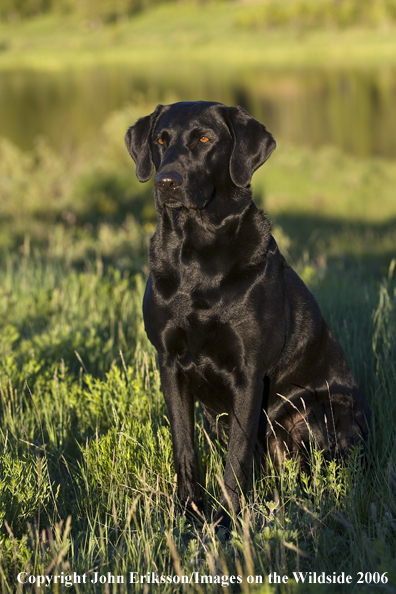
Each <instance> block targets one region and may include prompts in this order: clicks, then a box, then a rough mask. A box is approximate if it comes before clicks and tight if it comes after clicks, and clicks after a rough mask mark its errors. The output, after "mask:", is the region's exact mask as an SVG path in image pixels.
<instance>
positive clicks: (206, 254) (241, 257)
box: [150, 193, 271, 275]
mask: <svg viewBox="0 0 396 594" xmlns="http://www.w3.org/2000/svg"><path fill="white" fill-rule="evenodd" d="M231 201H232V198H230V197H229V198H228V213H229V214H227V216H225V217H223V218H222V219H221V220H220V214H221V210H222V208H221V206H222V205H221V203H220V201H219V205H218V206H217V208H215V204H214V203H215V200H214V201H213V202H212V203H210V205H209V207H207V208H205V209H202V210H200V211H198V210H197V209H187V208H180V209H170V208H166V207H165V208H164V209H163V211H162V212H161V213H159V220H158V226H157V230H156V232H155V234H154V236H153V238H152V241H151V249H150V264H151V270H152V272H154V274H155V271H156V270H158V272H160V270H162V268H163V266H162V264H161V262H163V264H164V266H165V262H164V260H163V254H164V253H166V254H167V255H168V258H167V262H166V268H168V267H169V265H171V267H172V268H173V267H174V268H175V269H181V268H184V267H187V268H190V267H196V266H199V267H200V268H204V269H206V270H208V269H209V268H210V269H211V270H212V271H213V274H215V275H216V274H217V273H218V271H217V268H218V265H219V266H220V263H222V264H221V265H222V266H223V267H224V265H225V263H227V267H228V266H229V267H230V269H231V268H233V267H234V268H235V267H236V268H238V269H242V268H246V269H247V268H252V267H253V268H254V267H256V266H257V265H260V264H261V263H263V262H264V260H265V253H266V251H267V246H268V243H269V240H270V237H271V223H270V220H269V219H268V217H267V215H266V214H265V213H264V212H263V211H261V210H259V209H258V208H257V207H256V205H255V204H254V202H253V201H252V200H251V193H250V201H249V202H248V203H247V204H246V203H245V205H242V207H241V202H239V203H234V204H232V202H231ZM231 207H233V208H231ZM230 210H231V214H230ZM170 254H172V257H171V258H170V259H169V255H170ZM172 265H173V266H172ZM223 272H224V271H223ZM209 274H210V272H209Z"/></svg>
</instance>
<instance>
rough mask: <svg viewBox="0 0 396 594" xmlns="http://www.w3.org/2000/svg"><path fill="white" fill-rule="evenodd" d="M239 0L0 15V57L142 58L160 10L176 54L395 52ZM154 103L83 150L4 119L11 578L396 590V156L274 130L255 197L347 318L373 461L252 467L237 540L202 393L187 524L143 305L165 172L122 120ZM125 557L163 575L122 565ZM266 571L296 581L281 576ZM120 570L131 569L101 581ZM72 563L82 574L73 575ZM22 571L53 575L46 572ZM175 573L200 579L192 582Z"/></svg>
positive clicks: (5, 575)
mask: <svg viewBox="0 0 396 594" xmlns="http://www.w3.org/2000/svg"><path fill="white" fill-rule="evenodd" d="M241 10H242V8H241V5H240V4H235V5H224V4H207V5H203V6H202V7H196V6H194V5H184V4H181V5H178V8H177V10H176V9H175V6H173V5H169V6H166V5H164V6H159V7H157V8H155V9H153V11H152V12H151V13H149V12H142V13H141V14H139V15H138V16H137V17H136V19H133V20H131V21H123V20H120V21H119V22H116V23H112V24H110V25H106V26H99V25H97V24H96V25H95V23H94V25H92V26H91V25H89V23H88V24H87V22H86V21H79V22H76V21H75V20H73V19H71V17H70V19H69V20H68V17H67V18H66V17H65V18H64V19H63V20H61V19H58V17H56V16H54V15H53V14H50V15H47V16H43V17H40V18H38V19H33V20H31V21H26V22H21V23H8V24H4V23H2V24H1V25H0V40H1V44H2V48H3V51H2V52H1V54H0V68H2V69H3V70H7V69H12V68H14V67H18V68H26V69H36V68H43V69H51V68H54V69H57V68H59V69H62V68H64V67H66V66H67V65H71V64H73V66H76V67H77V68H80V67H82V66H84V65H86V64H88V63H91V62H92V63H93V62H94V61H95V60H97V61H98V62H99V63H100V62H101V61H102V62H106V61H108V63H109V64H111V63H112V62H111V61H112V60H114V61H115V62H116V61H123V60H125V61H127V60H130V61H131V62H132V63H134V62H135V63H138V61H139V63H140V64H142V65H143V67H144V65H145V64H150V63H151V62H150V60H151V61H152V60H153V56H154V54H155V52H158V48H160V47H163V44H164V37H165V36H166V33H167V31H170V30H173V37H172V36H171V38H170V42H169V44H168V48H167V49H166V51H165V52H164V64H165V63H167V61H168V60H172V59H174V56H176V55H177V54H178V52H179V54H180V53H181V54H182V55H183V56H184V58H185V60H186V62H187V61H188V60H192V61H193V63H194V60H196V61H197V63H198V62H199V61H201V62H202V63H205V61H206V63H209V62H210V57H211V56H212V55H214V51H220V49H221V55H222V56H225V57H226V58H225V59H224V64H225V66H226V65H227V63H228V64H229V67H230V69H232V68H234V66H235V64H238V63H239V64H243V63H244V60H246V61H247V62H249V63H251V64H254V63H259V61H260V60H262V59H263V57H262V56H263V47H264V46H266V47H267V49H268V52H266V54H265V55H266V57H265V60H267V64H269V65H271V63H272V64H273V65H274V64H279V63H281V64H285V63H286V60H287V59H288V57H287V56H289V57H290V59H291V60H292V61H294V60H295V61H296V63H297V62H298V60H300V63H301V64H304V63H306V64H307V63H308V62H309V61H310V60H311V62H310V63H312V62H318V63H322V64H324V63H326V64H331V63H333V64H336V63H338V62H340V61H342V60H344V61H345V60H346V61H350V63H351V64H360V65H361V64H362V63H365V60H366V59H367V63H370V64H378V63H379V62H380V61H381V60H382V61H385V62H386V63H388V64H393V63H394V60H395V58H394V56H395V55H396V52H394V53H393V52H392V51H391V50H392V47H394V45H393V44H394V41H393V39H394V34H393V35H392V31H388V33H387V32H386V31H385V32H384V31H382V32H381V33H380V32H379V31H378V30H377V29H375V28H368V29H364V28H363V29H354V30H349V29H346V30H344V29H342V30H341V31H338V30H336V29H334V28H331V27H330V28H325V30H323V31H322V32H318V31H317V30H316V29H314V30H312V31H307V32H303V38H304V39H305V41H304V43H300V41H301V32H300V31H297V32H296V30H294V29H293V23H292V22H291V21H290V19H289V20H287V19H288V17H287V15H286V17H285V16H283V18H286V20H287V22H286V24H285V25H284V26H283V29H282V28H281V29H277V28H274V29H271V30H270V31H269V32H268V35H269V38H271V39H272V42H273V43H268V39H269V38H268V37H265V38H264V37H263V36H262V34H261V33H259V32H258V31H257V30H256V29H255V28H253V29H252V28H251V20H249V19H251V17H250V16H249V15H251V11H252V10H253V9H252V8H251V7H249V6H248V7H247V9H246V11H245V12H246V15H247V16H246V18H245V20H243V19H242V21H241V17H240V16H239V17H238V18H239V21H238V19H237V15H236V13H237V12H241ZM249 11H250V12H249ZM175 15H177V20H176V23H175V20H174V19H175V18H176V17H175ZM166 18H167V19H168V20H166ZM263 18H264V17H263ZM153 19H154V20H155V26H153V25H152V23H153ZM172 19H173V20H172ZM197 19H202V20H197ZM216 19H217V20H216ZM289 21H290V22H289ZM76 23H77V24H76ZM219 23H222V24H223V26H222V28H219V27H220V25H219ZM181 24H183V27H184V30H187V33H186V34H185V36H184V37H183V36H180V35H179V33H178V31H179V30H180V27H181ZM286 25H287V26H286ZM151 27H152V28H153V31H152V32H151V36H149V29H150V28H151ZM260 27H264V28H265V23H264V24H261V25H260ZM172 28H173V29H172ZM150 30H151V29H150ZM131 31H134V34H133V35H131V36H130V33H131ZM216 31H220V33H219V34H218V35H216V34H215V33H216ZM236 31H237V33H236ZM194 32H195V33H194ZM194 34H195V35H196V37H194ZM234 34H235V36H237V41H238V44H236V41H235V37H233V35H234ZM191 35H193V39H195V41H194V43H192V42H191ZM189 36H190V37H189ZM146 38H149V39H150V44H151V49H150V48H148V44H147V43H146V42H145V41H144V40H145V39H146ZM337 39H338V42H340V39H342V41H343V43H344V45H342V43H341V42H340V43H338V42H337V43H335V40H337ZM252 40H257V44H256V45H255V44H253V43H252ZM277 40H278V41H279V43H278V42H277ZM285 40H287V44H286V45H285ZM365 42H366V44H367V45H365ZM145 43H146V44H145ZM348 43H350V47H351V48H352V49H351V51H348V50H347V49H345V48H348ZM161 44H162V45H161ZM260 44H261V45H260ZM293 44H294V45H293ZM345 44H346V45H345ZM237 46H238V48H239V51H237ZM142 47H143V48H147V53H145V52H142ZM319 47H320V48H321V51H316V50H317V49H318V48H319ZM139 48H140V50H139ZM219 48H220V49H219ZM248 48H249V50H248ZM291 48H292V49H291ZM293 48H294V49H295V50H296V51H293ZM138 50H139V51H140V57H139V52H138ZM150 51H151V52H152V55H151V54H150ZM183 52H185V53H183ZM150 56H151V57H150ZM304 61H305V62H304ZM181 62H183V60H181ZM167 67H169V64H168V66H167ZM153 68H154V67H153ZM155 68H157V70H160V66H157V67H155ZM155 68H154V70H153V72H154V71H155ZM209 68H210V66H208V69H209ZM154 107H155V102H154V101H152V102H150V101H149V99H148V98H147V97H144V98H141V100H140V102H136V103H134V104H133V105H130V106H127V107H125V108H124V109H122V110H118V111H115V112H113V113H111V114H109V115H108V117H107V119H106V121H105V123H104V124H103V126H101V128H100V129H99V130H98V131H97V133H96V134H95V136H94V137H93V138H91V139H90V140H86V141H85V142H84V143H82V144H81V145H80V146H79V147H78V148H77V149H75V150H73V151H62V150H58V149H56V148H54V147H53V146H52V145H51V144H50V143H49V142H48V141H46V140H45V139H43V138H41V139H38V140H36V141H35V143H34V146H33V148H32V149H29V150H27V149H26V147H22V148H21V147H18V146H17V145H16V144H13V143H12V142H10V141H9V140H7V139H5V138H3V139H1V140H0V196H1V201H0V247H1V250H0V279H1V280H0V327H1V332H0V336H1V340H0V415H1V424H0V526H1V528H0V590H1V592H2V593H3V592H4V593H5V594H11V593H14V592H16V593H17V594H22V592H26V591H32V592H36V593H37V592H42V591H47V592H54V593H58V592H59V593H60V592H62V593H63V592H76V593H81V594H86V593H88V594H89V593H96V592H104V593H106V594H107V593H110V592H111V593H114V594H118V593H120V594H122V593H127V592H132V591H133V592H138V593H142V594H147V593H149V592H152V591H156V590H157V589H158V591H161V592H164V594H166V593H173V592H176V591H183V592H186V593H189V592H213V593H217V592H223V591H230V592H242V593H248V592H255V593H258V594H270V593H271V594H274V593H282V594H283V593H284V594H286V593H302V592H307V591H309V592H318V593H320V594H325V593H326V592H335V591H337V592H376V591H385V592H395V591H396V560H395V546H396V538H395V535H396V501H395V496H394V493H395V489H396V433H395V426H396V367H395V362H396V343H395V335H396V280H395V275H396V272H395V256H396V249H395V247H396V225H395V222H396V200H395V186H396V161H395V160H392V159H389V158H388V159H387V158H384V157H381V158H380V157H372V156H353V155H350V154H346V153H345V152H342V151H341V150H340V149H338V148H335V147H334V146H333V147H330V146H323V147H321V148H316V149H315V150H314V149H310V148H306V147H303V146H301V145H299V146H296V145H295V144H294V145H293V144H290V143H288V142H287V141H286V140H283V139H281V140H280V142H279V143H278V148H277V150H276V151H275V153H274V154H273V156H272V157H271V159H270V160H269V161H268V163H266V164H265V165H264V167H263V168H262V169H260V170H259V171H258V172H257V173H256V174H255V175H254V177H253V182H252V185H253V194H254V200H255V201H256V203H257V204H258V205H259V206H260V207H262V208H264V209H265V210H266V211H267V212H268V214H269V215H270V217H271V219H272V220H273V222H274V230H273V232H274V236H275V238H276V240H277V241H278V244H279V246H280V248H281V251H282V252H283V253H284V255H285V256H286V258H287V260H288V261H289V263H290V264H291V265H292V266H293V267H294V268H295V269H296V270H297V271H298V273H299V274H300V275H301V277H302V278H303V280H304V281H305V282H306V283H307V285H308V286H309V288H310V289H311V290H312V292H313V293H314V295H315V296H316V298H317V300H318V302H319V304H320V306H321V308H322V312H323V315H324V317H325V319H326V321H327V322H328V324H329V325H330V326H331V328H332V329H333V331H334V333H335V334H336V336H337V337H338V339H339V340H340V342H341V344H342V346H343V348H344V350H345V352H346V355H347V358H348V361H349V363H350V365H351V367H352V369H353V370H354V373H355V375H356V377H357V379H358V381H359V383H360V384H361V386H362V387H363V389H364V391H365V393H366V395H367V398H368V401H369V403H370V406H371V408H372V411H373V422H372V429H371V433H370V437H369V441H368V444H367V452H366V459H365V461H364V460H363V459H362V456H361V452H359V451H357V452H354V454H353V456H352V459H351V461H350V463H349V464H347V465H337V464H336V463H334V462H332V463H325V462H324V461H323V459H322V457H321V453H320V452H314V453H313V455H312V476H311V477H306V476H304V475H301V474H300V475H299V474H298V472H297V468H296V464H295V463H294V462H289V463H287V464H286V466H285V468H284V469H283V470H282V472H281V473H279V474H277V473H275V472H272V471H270V472H268V473H265V472H264V470H263V469H261V468H259V467H255V468H254V473H253V478H252V481H251V487H250V490H249V494H248V497H247V498H246V501H244V502H243V506H242V513H241V516H240V518H239V519H238V521H236V522H234V523H233V526H232V538H231V539H230V540H226V539H225V537H224V534H222V533H221V532H220V533H219V534H218V535H216V534H215V532H214V529H213V526H212V524H211V522H210V517H211V514H212V513H213V512H214V510H215V509H216V500H217V498H218V497H219V495H220V493H221V485H220V483H219V481H218V480H217V477H218V476H221V475H222V469H223V465H224V462H225V454H226V452H225V450H224V448H223V447H222V446H221V444H219V443H218V442H217V441H216V440H215V439H213V438H211V437H210V436H208V435H207V434H205V432H204V429H203V423H202V415H201V411H200V409H199V406H198V405H197V409H196V416H197V424H196V433H195V441H196V448H197V451H198V458H199V465H200V475H201V479H202V484H203V487H204V490H205V498H204V502H205V508H206V512H207V513H206V518H203V519H202V523H201V524H200V523H196V524H192V523H191V522H190V521H189V519H188V518H187V517H186V516H185V514H184V512H183V509H182V508H181V506H180V504H179V502H178V498H177V491H176V478H175V474H174V467H173V459H172V446H171V436H170V429H169V422H168V419H167V413H166V407H165V404H164V401H163V396H162V394H161V387H160V379H159V373H158V366H157V362H156V355H155V352H154V351H153V349H152V347H151V345H150V344H149V343H148V341H147V338H146V335H145V332H144V327H143V321H142V311H141V303H142V298H143V292H144V286H145V281H146V278H147V274H148V267H147V250H148V245H149V239H150V237H151V235H152V234H153V232H154V230H155V211H154V207H153V198H152V194H153V187H152V183H148V184H145V185H141V184H139V183H138V182H137V180H136V177H135V173H134V165H133V163H132V161H131V159H130V157H129V155H128V153H127V150H126V148H125V146H124V143H123V136H124V133H125V130H126V129H127V127H128V126H129V125H130V124H131V123H133V122H134V121H136V119H137V118H138V117H139V116H141V115H145V114H147V113H149V112H150V111H151V110H152V109H153V108H154ZM21 572H22V573H21ZM130 572H132V574H133V576H132V578H133V579H136V578H135V573H134V572H136V573H137V574H138V575H139V576H140V575H143V576H144V575H146V576H147V574H149V578H150V580H151V581H152V579H153V576H152V573H154V576H155V577H156V576H159V578H161V576H164V583H161V584H160V585H156V584H154V585H153V584H152V583H147V581H148V579H147V578H145V581H143V582H141V583H140V582H139V583H132V584H131V583H129V582H130V578H131V575H130ZM274 572H276V573H277V574H278V575H280V576H287V577H288V578H289V579H288V580H287V583H286V581H285V582H283V583H280V584H276V583H275V584H274V583H270V581H269V578H268V576H269V574H271V576H272V577H271V581H272V582H273V577H274ZM299 572H301V573H302V575H305V574H306V575H307V578H306V580H308V579H309V572H316V574H317V577H318V576H320V575H321V574H322V573H323V572H324V573H325V574H326V575H327V576H330V577H331V576H333V573H335V574H336V576H341V575H342V574H344V576H347V575H350V576H352V583H351V584H347V583H344V584H334V583H327V584H321V583H316V584H315V583H310V584H308V585H307V583H304V584H302V583H301V581H300V583H297V582H296V579H295V578H296V577H299ZM109 573H110V574H111V575H113V576H120V577H123V578H124V583H121V582H120V583H109V580H110V581H111V578H109V575H108V574H109ZM294 573H297V576H295V575H293V574H294ZM20 574H21V575H20ZM74 574H76V576H80V583H78V580H77V579H76V580H74V581H75V582H76V583H74V584H72V585H70V580H71V579H72V578H70V579H69V578H68V577H66V576H72V577H73V576H74ZM18 575H20V580H21V581H27V580H28V577H29V576H30V575H31V576H44V577H45V576H47V577H48V579H50V578H51V577H52V582H51V584H50V585H49V586H48V587H44V586H42V587H40V588H39V587H38V583H37V580H36V581H35V583H30V584H29V583H28V584H22V583H20V582H19V581H18ZM55 575H58V576H60V577H59V578H58V583H54V578H53V576H55ZM84 576H85V577H84ZM100 576H103V578H100ZM167 576H169V577H170V581H168V579H167ZM182 576H188V577H189V578H190V577H191V576H193V578H194V579H192V580H191V583H182V584H181V583H179V581H180V582H181V581H182ZM205 576H206V577H205ZM230 576H240V580H237V581H240V583H231V579H230ZM249 576H257V579H253V582H257V583H250V582H251V581H252V580H251V579H250V578H249V579H248V577H249ZM260 576H261V578H262V583H260ZM99 578H100V579H99ZM201 578H202V579H203V581H202V582H201ZM209 578H210V579H211V580H212V583H208V580H209ZM102 579H103V581H101V580H102ZM311 579H313V577H312V575H311ZM359 579H360V582H359V583H358V581H359Z"/></svg>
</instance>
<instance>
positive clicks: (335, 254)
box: [272, 214, 396, 280]
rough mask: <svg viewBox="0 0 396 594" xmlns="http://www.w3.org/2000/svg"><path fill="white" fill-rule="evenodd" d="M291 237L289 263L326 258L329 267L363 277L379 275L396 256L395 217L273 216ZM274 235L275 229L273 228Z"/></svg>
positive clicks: (382, 274) (377, 276) (376, 276)
mask: <svg viewBox="0 0 396 594" xmlns="http://www.w3.org/2000/svg"><path fill="white" fill-rule="evenodd" d="M272 220H273V222H274V223H275V224H276V225H279V227H281V229H282V231H283V232H284V233H285V234H286V235H287V236H288V237H289V238H290V246H289V247H288V249H287V251H288V252H289V253H288V258H289V260H290V262H291V264H292V265H293V264H296V263H297V262H299V261H301V259H304V258H305V259H308V258H309V259H317V258H321V257H322V258H326V260H327V266H328V268H329V270H330V271H331V270H334V271H340V270H345V271H346V272H348V273H349V274H352V275H356V274H357V273H358V274H359V276H360V277H361V278H362V277H363V278H368V277H370V278H376V279H377V280H378V278H382V277H383V276H384V275H386V274H387V272H388V268H389V264H390V262H391V260H392V258H394V257H395V256H396V219H393V220H390V221H387V222H385V223H382V224H377V223H376V224H369V223H362V222H357V221H352V220H351V221H340V220H339V219H330V218H323V217H320V216H315V215H293V214H290V215H288V214H280V215H276V216H274V217H272ZM275 237H276V229H275Z"/></svg>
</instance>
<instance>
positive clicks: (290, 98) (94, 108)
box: [0, 65, 396, 158]
mask: <svg viewBox="0 0 396 594" xmlns="http://www.w3.org/2000/svg"><path fill="white" fill-rule="evenodd" d="M195 99H205V100H213V101H221V102H223V103H226V104H228V105H237V104H239V105H242V106H243V107H245V108H246V109H247V110H248V111H249V112H250V113H252V115H254V116H255V117H257V118H258V119H260V120H261V121H263V122H264V123H265V124H266V126H267V127H268V129H269V130H270V131H271V132H272V133H273V134H274V136H275V137H276V138H277V140H284V141H287V142H292V143H294V144H299V145H307V146H311V147H319V146H321V145H326V144H327V145H328V144H330V145H335V146H337V147H339V148H340V149H342V150H344V151H346V152H349V153H352V154H356V155H359V156H369V155H380V156H385V157H389V158H394V157H396V70H394V69H391V68H387V69H384V70H375V71H371V70H352V71H351V70H332V69H323V70H316V69H309V70H274V69H261V70H260V69H255V70H250V71H243V72H241V71H239V72H237V71H231V72H217V71H215V70H213V71H212V70H210V69H209V70H208V69H203V68H200V67H199V66H197V67H195V68H193V67H191V66H190V67H189V68H187V67H185V68H183V67H182V66H178V67H177V68H176V67H175V68H174V69H173V70H172V69H168V70H167V71H161V69H159V68H158V69H157V70H156V71H155V70H153V71H150V72H147V71H145V72H140V71H136V70H131V69H130V68H128V67H126V66H120V65H113V66H111V67H110V66H97V67H94V68H93V67H91V68H89V69H82V68H81V69H79V68H77V69H76V68H75V69H71V70H65V71H62V72H41V71H23V70H18V71H7V72H0V113H1V118H0V136H6V137H8V138H9V139H10V140H12V141H13V142H14V143H16V144H17V145H19V146H20V147H22V148H24V149H29V148H31V147H32V145H33V143H34V141H35V138H36V137H37V136H44V137H46V138H47V139H48V140H49V142H50V143H51V144H52V145H53V146H54V148H56V149H58V150H61V151H62V152H70V151H73V150H74V149H75V148H76V147H77V146H79V145H81V144H82V143H83V142H84V141H85V140H88V139H90V138H91V137H93V136H94V135H95V133H96V131H97V129H98V128H99V127H100V126H101V124H102V123H103V122H104V121H105V120H106V119H107V117H108V116H109V114H110V113H111V112H112V111H114V110H116V109H120V108H122V107H124V106H126V105H128V104H131V103H132V104H133V103H136V102H139V103H142V101H147V102H149V103H150V104H156V103H160V102H164V103H169V102H173V101H179V100H195Z"/></svg>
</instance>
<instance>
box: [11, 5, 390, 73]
mask: <svg viewBox="0 0 396 594" xmlns="http://www.w3.org/2000/svg"><path fill="white" fill-rule="evenodd" d="M295 2H296V3H297V4H296V6H297V5H298V6H299V2H300V0H295ZM279 4H282V5H283V2H280V3H279ZM316 4H322V3H321V2H319V0H313V1H312V5H316ZM340 4H342V5H343V4H344V3H343V2H340ZM355 4H356V5H359V6H360V4H364V5H366V2H362V1H361V0H356V2H355ZM367 4H369V3H367ZM372 4H374V5H375V6H377V4H378V2H375V3H374V2H373V3H372ZM81 5H83V3H81ZM112 5H116V2H113V3H112ZM292 5H293V6H294V2H293V3H292ZM262 6H263V7H265V6H266V4H262V3H258V4H257V5H256V4H255V5H250V4H246V3H244V2H225V1H223V2H205V3H203V4H202V5H198V4H197V5H196V4H190V3H183V2H182V3H173V2H170V3H164V4H160V5H158V6H154V7H152V8H150V9H148V10H145V11H142V12H139V13H137V14H136V15H134V16H133V17H131V18H130V19H118V20H116V21H115V22H111V23H105V24H103V23H102V22H101V21H100V20H98V19H97V18H82V17H78V16H77V15H59V14H56V13H50V14H46V15H43V16H39V17H36V18H34V19H28V20H26V21H12V22H6V21H5V20H3V21H2V22H1V23H0V69H10V68H39V69H48V70H59V69H61V68H64V67H66V66H67V67H69V66H73V67H76V68H81V67H83V66H86V65H93V64H98V63H99V64H114V63H122V64H128V65H129V66H130V67H134V68H138V69H140V71H142V70H144V71H146V70H147V68H148V66H150V67H151V68H152V71H151V75H152V76H154V75H155V73H156V71H157V72H158V73H161V72H163V71H164V69H165V71H168V72H172V71H173V72H175V65H177V69H179V68H180V69H181V73H183V70H185V69H186V68H189V69H191V68H192V69H194V68H195V67H196V66H197V65H200V64H201V65H202V64H203V65H205V67H207V68H208V70H209V71H214V72H216V71H217V72H223V71H224V69H226V70H229V71H230V72H233V73H234V76H239V75H240V74H239V73H240V71H241V68H243V69H245V68H246V67H249V66H266V65H267V66H278V67H288V68H291V67H293V66H296V65H300V66H309V67H310V66H315V65H320V66H326V67H330V66H334V65H336V66H341V67H347V66H359V67H362V68H367V67H370V66H373V65H374V66H378V65H381V66H386V65H394V64H395V63H396V41H395V40H396V37H395V33H394V30H395V29H394V24H392V23H393V21H391V20H389V19H388V20H387V21H386V23H387V24H386V26H385V25H383V26H378V27H372V26H371V25H368V24H367V23H366V22H365V21H364V19H363V20H360V21H359V20H358V21H357V24H355V26H353V27H347V28H337V27H327V26H326V27H325V28H318V29H311V28H310V27H308V28H304V29H303V30H300V29H299V28H298V27H294V25H293V20H291V21H290V26H289V24H288V21H287V19H286V23H285V26H282V27H272V28H269V29H268V28H264V29H262V28H260V27H259V28H255V27H254V28H251V26H250V24H251V22H252V19H253V20H254V21H255V20H256V16H255V14H256V13H255V11H258V13H259V12H260V10H261V7H262ZM288 6H289V4H288ZM323 6H325V5H324V4H323ZM263 10H266V9H265V8H263ZM325 12H326V11H325V10H324V11H323V14H325ZM252 15H253V16H252ZM257 22H258V23H260V22H262V20H260V18H259V14H258V16H257ZM249 23H250V24H249ZM214 56H216V60H215V63H214V60H213V57H214ZM216 64H217V67H216Z"/></svg>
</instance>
